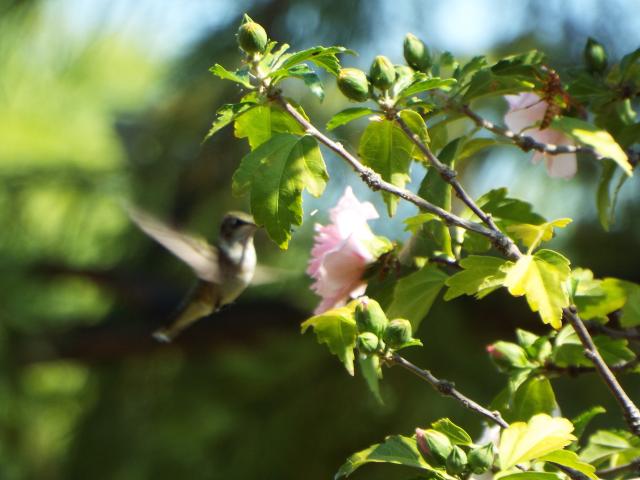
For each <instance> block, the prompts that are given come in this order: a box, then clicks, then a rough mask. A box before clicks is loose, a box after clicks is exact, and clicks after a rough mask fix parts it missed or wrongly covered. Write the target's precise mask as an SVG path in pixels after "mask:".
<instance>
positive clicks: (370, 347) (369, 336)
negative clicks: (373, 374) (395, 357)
mask: <svg viewBox="0 0 640 480" xmlns="http://www.w3.org/2000/svg"><path fill="white" fill-rule="evenodd" d="M357 344H358V350H360V351H361V352H362V353H374V352H377V351H378V345H379V344H380V340H378V337H376V334H375V333H371V332H364V333H361V334H360V335H358V339H357Z"/></svg>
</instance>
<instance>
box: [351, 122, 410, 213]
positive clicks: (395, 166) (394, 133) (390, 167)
mask: <svg viewBox="0 0 640 480" xmlns="http://www.w3.org/2000/svg"><path fill="white" fill-rule="evenodd" d="M415 150H416V147H415V145H414V144H413V143H412V142H411V140H409V139H408V138H407V136H406V135H405V134H404V132H403V131H402V130H401V129H400V127H398V126H397V125H395V122H393V121H391V120H386V119H381V120H377V121H372V122H371V123H369V125H368V126H367V128H366V129H365V131H364V133H363V134H362V137H360V145H359V147H358V153H359V155H360V158H361V159H362V163H364V164H365V165H366V166H368V167H371V168H372V169H373V170H375V171H376V172H377V173H379V174H380V175H381V176H382V178H383V179H384V180H386V181H387V182H390V183H392V184H393V185H396V186H397V187H401V188H402V187H404V186H405V184H406V183H407V182H408V181H409V180H410V177H409V168H410V166H411V159H412V158H413V157H414V155H415ZM383 198H384V200H385V203H386V204H387V209H388V211H389V215H393V214H394V213H395V211H396V207H397V204H398V201H399V199H398V197H397V196H395V195H391V194H389V193H387V192H383Z"/></svg>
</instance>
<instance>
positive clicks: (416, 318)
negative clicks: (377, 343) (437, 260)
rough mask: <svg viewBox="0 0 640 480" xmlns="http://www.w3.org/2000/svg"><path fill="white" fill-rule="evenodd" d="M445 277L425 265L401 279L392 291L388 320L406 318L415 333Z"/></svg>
mask: <svg viewBox="0 0 640 480" xmlns="http://www.w3.org/2000/svg"><path fill="white" fill-rule="evenodd" d="M446 278H447V275H446V274H445V273H443V272H442V271H440V270H439V269H438V268H437V267H435V266H434V265H426V266H424V267H422V268H421V269H420V270H418V271H417V272H414V273H412V274H410V275H407V276H406V277H404V278H401V279H400V280H398V282H397V283H396V286H395V288H394V290H393V300H392V301H391V305H389V308H388V309H387V312H386V313H387V316H388V317H389V318H406V319H407V320H409V321H410V322H411V327H412V329H413V331H414V332H415V331H417V329H418V326H419V325H420V322H421V321H422V319H423V318H424V317H425V316H426V315H427V313H428V312H429V310H430V309H431V305H433V302H434V301H435V299H436V297H437V296H438V293H439V292H440V289H442V287H443V285H444V281H445V280H446Z"/></svg>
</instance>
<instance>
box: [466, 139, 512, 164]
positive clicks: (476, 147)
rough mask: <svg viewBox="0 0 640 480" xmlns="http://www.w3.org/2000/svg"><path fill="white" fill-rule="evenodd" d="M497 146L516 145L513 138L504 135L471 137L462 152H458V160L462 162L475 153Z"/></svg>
mask: <svg viewBox="0 0 640 480" xmlns="http://www.w3.org/2000/svg"><path fill="white" fill-rule="evenodd" d="M497 146H509V147H512V146H514V143H513V142H512V141H511V140H508V139H506V138H502V137H495V138H490V137H487V138H485V137H480V138H471V139H469V140H467V141H466V142H465V143H464V145H463V146H462V149H461V151H460V153H459V154H458V158H457V159H456V160H457V161H458V162H462V161H463V160H466V159H467V158H471V157H473V156H474V155H477V154H478V153H480V152H482V151H483V150H486V149H488V148H492V147H497Z"/></svg>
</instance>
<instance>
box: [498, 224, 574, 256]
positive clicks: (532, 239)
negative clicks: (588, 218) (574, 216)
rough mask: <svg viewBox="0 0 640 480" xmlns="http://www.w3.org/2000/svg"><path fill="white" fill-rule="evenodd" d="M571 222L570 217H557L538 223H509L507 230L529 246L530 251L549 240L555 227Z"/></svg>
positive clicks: (561, 226) (562, 226)
mask: <svg viewBox="0 0 640 480" xmlns="http://www.w3.org/2000/svg"><path fill="white" fill-rule="evenodd" d="M571 222H572V220H571V219H570V218H558V219H556V220H551V221H550V222H545V223H541V224H540V225H532V224H529V223H522V224H516V225H509V226H508V227H507V232H509V233H511V234H512V235H513V236H514V237H515V238H517V239H518V240H520V241H521V242H522V243H523V244H524V245H525V246H526V247H528V248H529V252H531V251H533V250H535V249H536V248H537V247H538V245H540V243H542V242H548V241H549V240H551V239H552V238H553V234H554V229H555V228H564V227H566V226H567V225H569V224H570V223H571Z"/></svg>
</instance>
